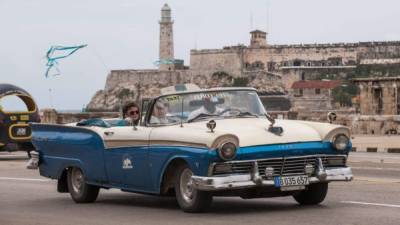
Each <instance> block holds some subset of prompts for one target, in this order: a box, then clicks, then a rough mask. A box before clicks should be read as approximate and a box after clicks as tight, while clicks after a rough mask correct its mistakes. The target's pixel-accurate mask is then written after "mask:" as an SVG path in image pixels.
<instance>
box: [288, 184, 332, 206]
mask: <svg viewBox="0 0 400 225" xmlns="http://www.w3.org/2000/svg"><path fill="white" fill-rule="evenodd" d="M327 193H328V183H316V184H310V185H309V186H308V188H307V190H304V191H301V192H299V193H297V194H294V195H293V198H294V199H295V200H296V201H297V202H298V203H299V204H300V205H317V204H319V203H321V202H322V201H324V199H325V197H326V194H327Z"/></svg>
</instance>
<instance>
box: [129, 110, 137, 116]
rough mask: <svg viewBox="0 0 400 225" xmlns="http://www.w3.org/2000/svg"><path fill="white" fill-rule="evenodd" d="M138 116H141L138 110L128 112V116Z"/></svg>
mask: <svg viewBox="0 0 400 225" xmlns="http://www.w3.org/2000/svg"><path fill="white" fill-rule="evenodd" d="M136 114H139V111H138V110H135V111H130V112H128V115H130V116H133V115H136Z"/></svg>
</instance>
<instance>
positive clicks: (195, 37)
mask: <svg viewBox="0 0 400 225" xmlns="http://www.w3.org/2000/svg"><path fill="white" fill-rule="evenodd" d="M194 49H197V33H195V34H194Z"/></svg>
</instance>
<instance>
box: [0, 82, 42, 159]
mask: <svg viewBox="0 0 400 225" xmlns="http://www.w3.org/2000/svg"><path fill="white" fill-rule="evenodd" d="M9 100H12V101H22V102H23V104H24V105H25V109H24V110H20V109H18V110H16V111H15V110H10V109H8V107H6V106H5V105H4V104H3V103H4V102H9ZM16 104H17V103H16ZM30 122H40V117H39V112H38V107H37V106H36V103H35V101H34V100H33V98H32V96H31V95H30V94H29V93H28V92H27V91H25V90H24V89H22V88H20V87H17V86H15V85H11V84H0V151H2V150H3V151H4V150H5V151H17V150H23V151H27V152H28V155H30V151H32V150H34V147H33V145H32V143H31V136H32V131H31V128H30V126H29V123H30Z"/></svg>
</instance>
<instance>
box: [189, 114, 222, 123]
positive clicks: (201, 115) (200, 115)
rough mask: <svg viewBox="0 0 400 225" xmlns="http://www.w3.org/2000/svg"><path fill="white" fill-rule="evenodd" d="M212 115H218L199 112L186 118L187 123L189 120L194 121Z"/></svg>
mask: <svg viewBox="0 0 400 225" xmlns="http://www.w3.org/2000/svg"><path fill="white" fill-rule="evenodd" d="M213 116H218V115H216V114H206V113H200V114H199V115H197V116H195V117H193V118H192V119H190V120H188V121H187V122H188V123H191V122H194V121H196V120H199V119H205V118H207V117H213Z"/></svg>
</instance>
